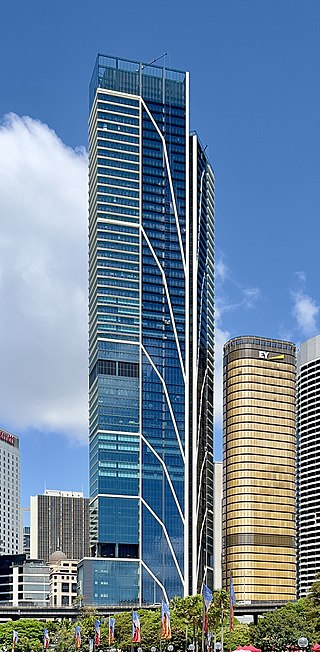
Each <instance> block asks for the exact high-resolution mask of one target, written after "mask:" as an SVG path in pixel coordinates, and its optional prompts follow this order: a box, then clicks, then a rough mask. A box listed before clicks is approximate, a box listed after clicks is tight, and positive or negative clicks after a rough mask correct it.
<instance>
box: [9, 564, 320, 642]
mask: <svg viewBox="0 0 320 652" xmlns="http://www.w3.org/2000/svg"><path fill="white" fill-rule="evenodd" d="M170 608H171V632H172V637H171V639H170V641H169V640H161V613H160V609H152V610H151V609H139V614H140V622H141V638H142V640H141V644H139V643H135V644H134V645H132V640H131V638H132V611H127V612H122V613H115V614H114V617H115V619H116V625H115V641H114V644H113V646H112V647H115V648H116V649H117V650H121V652H131V650H133V652H137V648H138V647H140V646H141V647H142V649H143V652H150V650H151V647H155V648H156V649H157V652H167V647H168V644H172V645H173V648H174V652H185V650H186V647H187V646H188V644H189V643H191V642H193V643H195V644H196V645H197V647H198V651H199V652H200V650H201V640H202V628H203V599H202V596H201V595H195V596H189V597H186V598H174V599H173V600H171V603H170ZM229 613H230V599H229V594H228V593H227V592H226V591H223V590H221V591H215V592H214V595H213V600H212V603H211V606H210V609H209V612H208V625H209V630H210V631H211V632H212V633H213V639H214V640H215V641H221V642H222V641H223V643H224V649H225V650H228V651H229V650H235V649H236V648H237V647H238V646H244V645H248V644H249V643H253V644H254V645H255V646H256V647H259V648H262V650H263V652H286V651H287V650H289V646H296V645H297V641H298V638H299V637H300V636H306V637H307V638H308V639H309V643H310V646H311V645H312V644H313V643H315V642H318V643H319V642H320V576H319V577H318V578H317V580H316V582H315V583H314V585H313V586H312V588H311V590H310V593H309V595H308V596H307V598H304V599H301V600H298V601H297V602H295V603H288V604H287V605H286V606H285V607H282V608H281V609H275V610H274V611H271V612H268V613H266V614H264V615H263V617H261V618H259V620H258V624H257V625H253V624H250V625H247V624H242V623H239V622H238V621H237V619H235V627H234V631H233V632H231V633H230V629H229ZM96 619H98V620H100V622H101V625H100V631H101V643H100V646H99V649H102V650H104V651H106V650H107V649H108V648H109V623H108V617H106V618H105V619H103V618H102V617H100V616H97V614H96V613H95V610H94V609H93V608H88V607H82V606H81V603H80V605H79V618H78V620H77V622H76V623H74V622H70V621H68V620H64V621H61V622H48V623H45V622H41V621H38V620H29V619H25V620H18V621H16V622H12V621H10V622H7V623H2V624H0V648H3V647H4V646H5V647H6V648H7V650H8V652H10V651H11V648H12V635H13V630H14V629H15V630H16V631H17V632H18V635H19V641H18V643H17V646H16V652H41V651H42V650H43V630H44V628H47V629H48V630H49V635H50V639H51V644H50V648H51V650H52V652H75V626H76V625H77V624H78V625H80V627H81V639H82V646H81V649H82V651H83V652H88V645H89V639H93V638H94V633H95V627H94V625H95V621H96ZM213 643H214V641H213V642H212V645H213ZM292 649H293V648H292Z"/></svg>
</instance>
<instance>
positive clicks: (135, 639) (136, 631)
mask: <svg viewBox="0 0 320 652" xmlns="http://www.w3.org/2000/svg"><path fill="white" fill-rule="evenodd" d="M140 642H141V632H140V616H139V614H138V613H137V612H136V611H133V612H132V643H140Z"/></svg>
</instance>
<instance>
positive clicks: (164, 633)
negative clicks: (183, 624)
mask: <svg viewBox="0 0 320 652" xmlns="http://www.w3.org/2000/svg"><path fill="white" fill-rule="evenodd" d="M161 638H171V627H170V607H169V605H168V604H167V603H166V602H164V601H163V600H162V602H161Z"/></svg>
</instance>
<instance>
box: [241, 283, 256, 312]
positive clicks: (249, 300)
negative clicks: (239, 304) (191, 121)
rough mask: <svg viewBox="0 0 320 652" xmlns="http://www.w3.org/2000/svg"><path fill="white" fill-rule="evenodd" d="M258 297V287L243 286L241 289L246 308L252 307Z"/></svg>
mask: <svg viewBox="0 0 320 652" xmlns="http://www.w3.org/2000/svg"><path fill="white" fill-rule="evenodd" d="M259 298H260V290H259V288H255V287H252V288H244V289H243V304H244V305H245V306H246V307H247V308H253V306H254V305H255V303H256V301H257V300H258V299H259Z"/></svg>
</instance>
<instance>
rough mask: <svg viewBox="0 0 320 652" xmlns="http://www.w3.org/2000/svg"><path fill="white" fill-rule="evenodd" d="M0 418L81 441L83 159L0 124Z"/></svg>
mask: <svg viewBox="0 0 320 652" xmlns="http://www.w3.org/2000/svg"><path fill="white" fill-rule="evenodd" d="M0 215H1V233H0V310H1V320H0V359H1V377H0V415H1V423H2V424H5V425H6V427H7V428H9V427H10V428H11V429H12V430H13V431H17V432H19V431H20V432H21V431H23V430H26V429H28V428H32V427H36V428H37V429H45V430H46V431H62V432H64V433H65V434H66V435H67V436H70V437H72V438H74V439H78V440H83V441H84V440H85V438H86V436H87V352H86V342H87V264H86V261H87V156H86V153H85V151H84V150H77V151H75V150H73V149H71V148H68V147H66V146H65V145H64V144H63V143H62V142H61V140H59V138H58V137H57V136H56V134H55V133H54V132H53V131H52V130H50V129H49V127H48V126H47V125H44V124H42V123H41V122H37V121H35V120H32V119H31V118H29V117H24V118H19V117H18V116H16V115H9V116H6V118H5V120H4V122H3V123H2V124H1V125H0Z"/></svg>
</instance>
